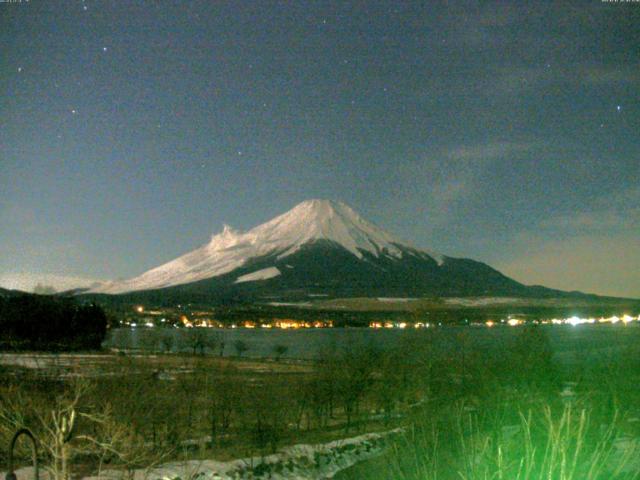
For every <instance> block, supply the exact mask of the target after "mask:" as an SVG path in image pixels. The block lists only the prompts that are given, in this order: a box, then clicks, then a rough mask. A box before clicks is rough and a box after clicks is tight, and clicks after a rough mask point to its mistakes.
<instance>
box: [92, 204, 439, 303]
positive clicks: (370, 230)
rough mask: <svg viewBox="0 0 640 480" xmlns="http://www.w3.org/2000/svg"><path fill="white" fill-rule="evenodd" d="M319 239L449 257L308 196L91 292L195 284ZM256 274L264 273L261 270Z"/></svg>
mask: <svg viewBox="0 0 640 480" xmlns="http://www.w3.org/2000/svg"><path fill="white" fill-rule="evenodd" d="M317 241H328V242H331V243H332V244H335V245H337V246H339V247H341V248H343V249H345V250H347V251H348V252H350V253H351V254H352V255H354V256H355V257H357V258H358V259H362V258H363V256H364V255H365V254H370V255H372V256H373V257H380V256H386V257H388V258H392V259H393V258H395V259H400V258H402V257H403V255H404V253H405V252H407V251H410V252H418V253H419V254H420V255H426V256H428V257H430V258H431V259H433V260H434V261H435V262H437V264H438V265H441V264H442V263H443V261H444V258H445V257H444V256H442V255H439V254H435V253H432V252H427V251H423V250H422V251H421V250H417V249H415V248H413V247H411V246H409V245H407V244H406V243H405V242H401V241H400V240H398V239H396V238H395V237H393V236H392V235H391V234H389V233H387V232H385V231H384V230H382V229H381V228H379V227H377V226H375V225H373V224H372V223H370V222H367V221H366V220H364V219H363V218H361V217H360V216H359V215H358V214H357V213H356V212H355V211H353V210H352V209H351V208H350V207H349V206H347V205H345V204H344V203H342V202H334V201H330V200H307V201H305V202H302V203H300V204H299V205H297V206H295V207H294V208H293V209H292V210H290V211H288V212H286V213H284V214H282V215H280V216H278V217H276V218H274V219H273V220H271V221H269V222H267V223H264V224H262V225H259V226H257V227H255V228H253V229H251V230H249V231H248V232H245V233H242V232H239V231H237V230H234V229H232V228H231V227H229V226H228V225H225V226H224V229H223V231H222V232H221V233H219V234H217V235H214V236H212V237H211V240H210V241H209V243H207V244H205V245H203V246H201V247H200V248H198V249H196V250H194V251H192V252H190V253H187V254H186V255H183V256H181V257H178V258H176V259H175V260H172V261H170V262H168V263H166V264H164V265H161V266H159V267H156V268H154V269H152V270H149V271H147V272H145V273H143V274H142V275H140V276H138V277H135V278H132V279H129V280H125V281H117V282H108V283H104V284H102V285H100V286H99V287H97V288H94V289H93V290H91V291H92V292H94V293H123V292H129V291H135V290H148V289H158V288H165V287H170V286H175V285H182V284H186V283H192V282H196V281H199V280H204V279H208V278H213V277H217V276H220V275H224V274H226V273H229V272H232V271H233V270H235V269H237V268H240V267H243V266H245V265H247V263H248V262H250V261H252V260H255V259H257V258H261V257H265V256H270V255H272V256H275V257H276V259H278V260H281V259H283V258H285V257H288V256H290V255H292V254H294V253H296V252H298V251H299V250H300V249H301V248H302V247H303V246H305V245H309V244H312V243H314V242H317ZM269 272H270V274H271V276H268V275H267V276H266V277H265V278H273V276H275V275H274V273H275V270H274V269H271V270H269ZM245 278H246V276H245ZM249 278H252V277H249ZM256 278H262V277H260V275H258V277H256ZM243 281H244V280H243Z"/></svg>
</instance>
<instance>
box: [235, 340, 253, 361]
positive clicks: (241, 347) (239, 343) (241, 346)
mask: <svg viewBox="0 0 640 480" xmlns="http://www.w3.org/2000/svg"><path fill="white" fill-rule="evenodd" d="M233 347H234V348H235V349H236V353H237V354H238V356H239V357H241V356H242V354H243V353H244V352H246V351H247V350H249V345H247V343H246V342H245V341H243V340H236V341H235V342H233Z"/></svg>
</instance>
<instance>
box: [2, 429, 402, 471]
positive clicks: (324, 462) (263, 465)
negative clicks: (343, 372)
mask: <svg viewBox="0 0 640 480" xmlns="http://www.w3.org/2000/svg"><path fill="white" fill-rule="evenodd" d="M401 431H402V430H401V429H394V430H389V431H386V432H375V433H367V434H364V435H359V436H357V437H351V438H346V439H343V440H336V441H333V442H328V443H321V444H314V445H308V444H298V445H293V446H289V447H284V448H282V449H281V450H280V451H279V452H278V453H275V454H273V455H267V456H264V457H250V458H241V459H237V460H231V461H227V462H219V461H217V460H187V461H180V462H172V463H167V464H164V465H160V466H158V467H154V468H150V469H148V468H147V469H142V468H141V469H137V470H134V471H133V472H125V471H122V470H103V471H102V472H100V474H99V475H97V476H92V477H84V478H83V480H125V479H126V480H178V479H180V480H232V479H233V480H243V479H270V480H293V479H298V480H313V479H325V478H333V477H334V476H335V475H336V474H337V473H338V472H340V471H342V470H344V469H346V468H349V467H351V466H353V465H355V464H356V463H358V462H361V461H363V460H368V459H370V458H374V457H376V456H378V455H380V454H382V453H383V451H384V449H385V439H386V438H387V437H389V436H390V435H394V434H398V433H400V432H401ZM16 474H17V476H18V480H32V479H33V469H32V468H31V467H25V468H21V469H19V470H17V471H16ZM1 475H2V478H4V473H2V474H1ZM40 478H41V479H42V480H48V475H47V474H46V472H41V475H40Z"/></svg>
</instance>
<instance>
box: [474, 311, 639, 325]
mask: <svg viewBox="0 0 640 480" xmlns="http://www.w3.org/2000/svg"><path fill="white" fill-rule="evenodd" d="M634 321H640V315H638V316H637V317H633V316H631V315H628V314H625V315H622V316H621V317H618V316H617V315H614V316H612V317H600V318H595V317H589V318H581V317H578V316H575V315H574V316H572V317H569V318H552V319H551V320H541V321H539V322H537V323H541V324H544V325H547V324H551V325H573V326H576V325H583V324H595V323H612V324H615V323H619V322H622V323H623V324H625V325H626V324H627V323H631V322H634ZM501 322H502V323H505V320H501ZM506 323H507V324H508V325H509V326H511V327H516V326H518V325H523V324H524V323H526V322H525V321H524V320H522V319H519V318H509V319H508V320H506ZM485 325H486V326H487V327H493V326H494V325H495V322H494V321H493V320H487V321H486V322H485Z"/></svg>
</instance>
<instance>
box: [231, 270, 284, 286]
mask: <svg viewBox="0 0 640 480" xmlns="http://www.w3.org/2000/svg"><path fill="white" fill-rule="evenodd" d="M278 275H280V270H278V269H277V267H269V268H263V269H262V270H258V271H256V272H253V273H247V274H246V275H242V276H240V277H238V278H237V279H236V281H235V282H233V283H243V282H255V281H256V280H268V279H269V278H274V277H277V276H278Z"/></svg>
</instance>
